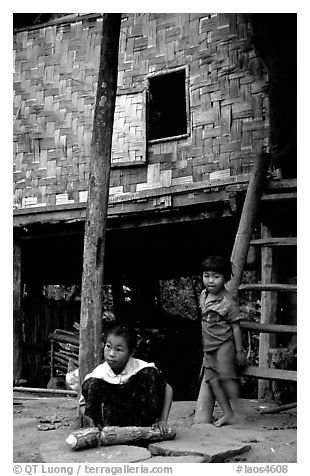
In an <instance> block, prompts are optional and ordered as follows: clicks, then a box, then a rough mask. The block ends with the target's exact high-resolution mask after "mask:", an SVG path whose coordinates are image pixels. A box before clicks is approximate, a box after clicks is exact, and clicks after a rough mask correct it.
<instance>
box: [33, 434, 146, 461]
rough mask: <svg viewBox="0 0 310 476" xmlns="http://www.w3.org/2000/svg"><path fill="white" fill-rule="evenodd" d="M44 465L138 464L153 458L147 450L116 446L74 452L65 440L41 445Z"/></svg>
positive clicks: (136, 447)
mask: <svg viewBox="0 0 310 476" xmlns="http://www.w3.org/2000/svg"><path fill="white" fill-rule="evenodd" d="M40 455H41V458H42V461H43V463H104V464H105V463H138V462H140V461H145V460H147V459H149V458H150V457H151V453H150V452H149V451H148V450H147V449H146V448H140V447H138V446H127V445H115V446H98V447H97V448H87V449H84V450H79V451H74V450H72V449H71V448H69V447H68V445H67V444H66V443H65V441H64V440H63V441H62V440H51V441H49V442H46V443H42V444H41V445H40Z"/></svg>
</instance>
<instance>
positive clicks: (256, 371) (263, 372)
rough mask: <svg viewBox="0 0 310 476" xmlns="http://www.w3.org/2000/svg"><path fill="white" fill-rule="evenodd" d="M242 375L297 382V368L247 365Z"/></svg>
mask: <svg viewBox="0 0 310 476" xmlns="http://www.w3.org/2000/svg"><path fill="white" fill-rule="evenodd" d="M241 375H244V376H246V377H256V378H259V379H264V380H285V381H288V382H297V371H296V370H283V369H269V368H262V367H254V366H249V367H246V368H245V369H244V370H243V371H242V372H241Z"/></svg>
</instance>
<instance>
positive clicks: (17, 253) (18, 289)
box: [13, 239, 23, 381]
mask: <svg viewBox="0 0 310 476" xmlns="http://www.w3.org/2000/svg"><path fill="white" fill-rule="evenodd" d="M21 272H22V264H21V245H20V242H19V241H17V240H16V239H14V242H13V381H15V380H17V379H20V378H21V370H22V345H23V327H22V326H23V322H22V310H21V293H22V279H21V275H22V274H21Z"/></svg>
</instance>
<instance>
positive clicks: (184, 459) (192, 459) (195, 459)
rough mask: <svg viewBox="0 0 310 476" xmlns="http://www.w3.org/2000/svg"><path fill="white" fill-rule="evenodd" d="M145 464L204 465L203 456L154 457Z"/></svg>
mask: <svg viewBox="0 0 310 476" xmlns="http://www.w3.org/2000/svg"><path fill="white" fill-rule="evenodd" d="M143 463H204V457H203V456H154V457H153V458H151V459H149V460H147V461H143Z"/></svg>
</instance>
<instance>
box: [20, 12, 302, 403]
mask: <svg viewBox="0 0 310 476" xmlns="http://www.w3.org/2000/svg"><path fill="white" fill-rule="evenodd" d="M266 15H267V17H266V16H265V17H264V14H263V15H260V14H256V15H244V14H232V13H229V14H224V13H220V14H216V13H190V14H186V13H178V14H174V13H167V14H164V13H160V14H156V13H144V14H143V13H134V14H127V13H126V14H123V15H122V22H121V31H120V39H119V58H118V87H117V96H116V104H115V115H114V128H113V145H112V156H111V176H110V199H109V209H108V223H107V250H106V261H107V262H106V282H107V284H108V285H110V286H111V289H112V294H113V298H114V307H115V310H117V309H116V308H118V310H119V312H122V303H123V302H126V299H125V298H126V296H125V297H124V294H123V290H124V286H127V288H128V289H130V290H131V293H132V297H131V299H132V302H134V304H135V307H134V313H133V314H134V318H136V319H137V320H139V322H140V324H141V323H142V327H144V328H149V327H150V328H154V327H156V319H157V318H158V320H159V319H160V318H159V315H161V316H164V315H165V314H164V309H163V296H162V295H161V289H162V287H161V284H162V283H164V282H167V281H169V280H173V279H180V280H182V278H186V277H193V276H194V277H195V276H196V277H197V276H199V272H200V271H199V265H200V263H201V261H202V260H203V259H204V258H205V257H206V256H207V255H208V254H210V253H212V254H214V253H221V254H223V253H224V254H226V255H227V256H230V254H231V251H232V248H233V245H234V239H235V235H236V231H237V229H238V223H239V219H240V215H241V211H242V206H243V203H244V198H245V194H246V191H247V188H248V184H249V180H250V177H251V172H252V169H253V164H254V162H255V161H256V160H258V158H259V156H260V154H261V153H262V152H266V153H268V154H270V155H271V158H272V160H273V162H271V166H270V169H269V173H268V174H267V176H266V182H265V185H264V190H263V195H262V200H261V204H260V205H261V206H260V212H259V216H258V218H257V226H256V228H255V230H254V235H255V233H256V235H255V236H254V237H256V238H258V237H261V232H262V233H263V235H264V236H265V237H267V236H268V237H270V236H273V237H287V236H289V237H296V223H295V220H296V161H297V159H296V148H294V145H295V142H294V141H295V139H296V130H295V126H296V124H295V121H296V110H295V109H294V108H295V107H296V105H295V101H296V86H295V83H294V75H296V51H295V50H294V48H295V46H296V18H295V15H290V14H280V15H277V14H266ZM101 24H102V17H101V15H100V14H83V15H70V16H66V17H63V18H58V19H54V20H50V21H49V22H47V23H43V24H38V25H32V26H27V27H20V28H17V29H15V30H14V162H13V163H14V166H13V167H14V170H13V172H14V173H13V175H14V179H13V180H14V379H20V378H24V379H26V380H27V382H28V385H29V386H37V387H40V386H45V385H46V382H47V380H48V377H49V363H48V352H49V349H50V347H49V345H50V343H49V335H50V333H51V332H53V331H54V330H55V329H56V328H60V329H64V330H68V331H70V330H72V325H73V324H74V322H78V321H79V310H80V301H79V299H78V298H77V297H76V295H75V294H74V293H75V292H76V289H78V287H79V286H80V284H81V276H82V263H83V233H84V222H85V213H86V203H87V194H88V174H89V160H90V149H91V139H92V124H93V114H94V105H95V98H96V88H97V79H98V68H99V57H100V42H101ZM287 28H289V30H287ZM275 32H276V33H275ZM289 32H290V33H289ZM283 50H285V51H283ZM294 54H295V56H294ZM294 68H295V69H294ZM292 78H293V79H292ZM282 103H285V106H286V107H283V104H282ZM276 250H277V251H276V256H274V254H273V255H272V256H271V255H270V253H274V251H273V250H271V251H270V249H269V248H268V249H266V248H264V249H263V250H262V253H260V251H259V250H258V249H257V248H256V247H255V246H254V245H253V246H251V247H250V248H249V254H248V259H247V268H246V269H248V270H250V271H251V270H254V271H255V272H258V273H260V271H261V268H262V270H263V271H264V270H265V271H266V270H267V271H268V272H270V266H271V262H276V265H275V266H273V265H272V266H271V268H272V274H273V278H272V279H275V282H276V280H278V281H280V282H284V283H287V284H296V257H295V248H294V247H290V248H287V247H286V248H282V247H280V246H278V247H277V248H276ZM264 253H265V254H264ZM266 254H267V255H268V256H267V255H266ZM272 260H273V261H272ZM266 263H267V264H266ZM266 266H267V268H266ZM270 273H271V272H270ZM275 273H276V275H277V276H274V274H275ZM259 279H260V278H259ZM194 281H195V280H193V282H194ZM181 282H183V281H180V283H181ZM195 283H196V281H195ZM50 286H53V287H54V288H53V289H54V296H53V299H52V298H51V296H50V295H49V294H48V293H49V292H51V291H50V290H51V287H50ZM57 286H58V287H59V288H60V287H61V286H65V287H67V288H70V289H71V291H72V292H71V294H70V295H69V296H68V295H67V296H64V295H62V296H61V297H59V299H58V298H57V296H55V293H56V294H57V289H58V288H57ZM125 289H126V288H125ZM181 291H182V290H181ZM181 291H180V300H181V302H182V299H183V305H182V306H179V308H183V310H184V309H186V306H189V302H188V301H189V297H188V294H186V293H185V292H184V296H183V298H182V292H181ZM167 292H168V291H167ZM167 292H166V294H167ZM266 293H267V294H268V293H269V294H268V298H267V301H268V303H267V306H269V311H268V312H269V317H270V315H271V316H273V317H272V318H271V320H269V322H271V323H272V322H274V323H275V322H277V323H278V324H290V325H294V324H296V300H295V297H294V296H295V295H294V293H282V294H281V293H280V294H277V293H276V292H270V291H266ZM168 294H169V293H168ZM283 296H284V297H283ZM168 297H169V296H168ZM192 298H193V300H194V301H195V299H196V300H197V294H196V291H195V292H194V291H193V295H192ZM165 299H167V296H166V297H165ZM257 300H259V301H260V300H261V301H260V302H263V297H262V298H261V297H260V296H259V297H256V295H254V294H253V295H252V302H257ZM172 301H173V298H172ZM265 301H266V296H265ZM270 306H272V310H270ZM189 309H192V308H191V307H189ZM194 309H195V308H194ZM262 313H263V311H262ZM180 314H182V310H180ZM276 315H277V316H278V317H277V318H275V316H276ZM169 319H170V318H169V316H166V320H167V323H166V324H167V328H169V323H168V321H169ZM272 319H273V321H272ZM275 319H277V320H275ZM181 321H182V322H183V321H184V316H183V320H182V319H181V318H180V319H179V321H178V320H175V319H172V320H171V321H169V322H170V334H169V336H170V337H169V338H170V341H169V342H168V344H167V343H166V347H167V348H166V350H165V353H164V355H165V360H164V361H163V362H161V366H163V367H164V369H163V370H164V371H165V367H166V370H167V372H168V373H169V370H168V362H170V361H171V360H173V356H174V355H178V359H179V360H178V364H180V362H181V365H182V366H183V373H182V382H181V387H182V389H183V391H184V388H185V387H187V386H188V385H189V386H190V385H191V384H192V382H191V380H190V379H191V375H194V377H195V379H197V378H198V373H199V365H200V360H199V359H200V355H198V357H197V356H196V354H195V352H198V350H197V349H200V336H199V332H198V331H197V329H199V326H198V327H197V326H196V327H195V326H194V327H193V328H192V327H190V325H189V327H186V326H185V328H186V329H187V331H186V336H185V337H184V338H183V340H182V339H180V340H177V337H175V336H177V334H178V322H181ZM190 321H192V322H190ZM158 322H159V321H158ZM171 322H173V325H172V324H171ZM187 322H189V324H191V323H193V322H194V323H195V324H196V323H197V322H198V323H199V316H198V311H197V312H196V311H195V312H194V315H191V316H190V318H188V319H187ZM154 323H155V324H154ZM181 325H183V324H180V326H181ZM191 329H193V333H192V334H191ZM174 337H175V339H176V340H175V339H174ZM265 337H266V336H265ZM277 338H278V337H277ZM275 339H276V337H275V336H274V335H268V338H267V341H266V340H265V341H264V342H265V344H264V346H263V347H262V348H261V350H260V357H262V355H263V354H264V353H265V354H266V352H267V351H268V350H269V349H270V347H274V346H278V345H281V344H279V342H275ZM286 343H287V341H284V345H286ZM185 354H187V355H192V361H191V358H189V361H190V362H189V363H188V362H187V360H188V359H187V360H186V359H185V357H184V355H185ZM185 356H186V355H185ZM182 359H183V360H182ZM186 362H187V363H186ZM197 362H198V364H197ZM180 398H186V395H185V396H184V393H183V394H182V391H181V390H180Z"/></svg>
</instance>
